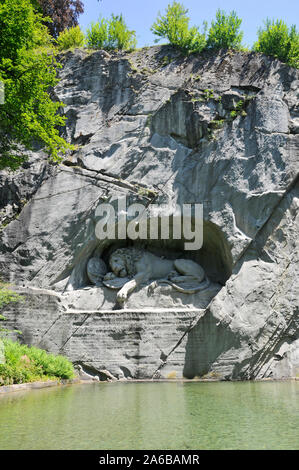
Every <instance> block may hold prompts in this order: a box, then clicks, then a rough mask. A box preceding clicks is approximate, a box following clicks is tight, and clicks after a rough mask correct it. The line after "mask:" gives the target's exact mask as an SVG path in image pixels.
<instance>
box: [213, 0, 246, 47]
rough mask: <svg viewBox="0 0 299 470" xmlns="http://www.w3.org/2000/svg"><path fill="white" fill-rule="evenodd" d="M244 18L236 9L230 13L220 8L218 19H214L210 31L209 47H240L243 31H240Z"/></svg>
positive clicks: (217, 13) (217, 14)
mask: <svg viewBox="0 0 299 470" xmlns="http://www.w3.org/2000/svg"><path fill="white" fill-rule="evenodd" d="M241 23H242V20H241V19H240V18H238V16H237V14H236V12H235V11H232V12H231V13H230V14H229V15H227V14H226V13H225V11H223V10H220V9H218V10H217V12H216V21H212V23H211V27H210V29H209V33H208V40H207V47H210V48H211V49H222V48H223V49H240V48H241V43H242V39H243V32H242V31H240V26H241Z"/></svg>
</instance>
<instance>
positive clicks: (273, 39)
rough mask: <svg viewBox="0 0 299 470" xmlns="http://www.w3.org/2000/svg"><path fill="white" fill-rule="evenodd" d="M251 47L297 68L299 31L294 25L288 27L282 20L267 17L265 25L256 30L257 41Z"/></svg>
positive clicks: (298, 63) (298, 60)
mask: <svg viewBox="0 0 299 470" xmlns="http://www.w3.org/2000/svg"><path fill="white" fill-rule="evenodd" d="M253 48H254V50H255V51H257V52H263V53H264V54H267V55H270V56H273V57H277V58H278V59H280V60H281V61H283V62H286V63H287V64H289V65H290V66H292V67H296V68H299V33H298V32H297V30H296V26H295V25H293V26H291V27H290V28H289V27H288V26H287V25H286V24H285V23H284V22H283V21H282V20H277V21H276V22H274V20H272V21H271V20H269V19H267V20H266V21H265V27H264V28H260V29H259V30H258V41H257V42H256V43H255V44H254V47H253Z"/></svg>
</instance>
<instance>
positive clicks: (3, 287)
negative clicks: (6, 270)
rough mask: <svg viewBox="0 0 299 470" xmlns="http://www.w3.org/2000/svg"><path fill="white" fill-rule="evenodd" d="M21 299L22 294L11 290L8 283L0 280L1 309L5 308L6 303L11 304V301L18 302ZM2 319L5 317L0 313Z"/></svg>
mask: <svg viewBox="0 0 299 470" xmlns="http://www.w3.org/2000/svg"><path fill="white" fill-rule="evenodd" d="M21 299H22V297H21V296H20V295H18V294H16V293H15V292H13V291H12V290H10V288H9V285H8V284H4V283H3V282H0V309H1V308H3V307H4V305H7V304H9V303H10V302H18V301H19V300H21ZM1 319H3V317H2V318H1V315H0V320H1ZM0 331H1V330H0Z"/></svg>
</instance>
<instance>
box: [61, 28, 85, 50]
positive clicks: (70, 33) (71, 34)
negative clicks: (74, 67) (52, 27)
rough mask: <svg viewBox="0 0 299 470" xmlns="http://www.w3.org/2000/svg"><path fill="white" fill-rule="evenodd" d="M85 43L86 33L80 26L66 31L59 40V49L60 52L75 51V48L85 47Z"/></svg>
mask: <svg viewBox="0 0 299 470" xmlns="http://www.w3.org/2000/svg"><path fill="white" fill-rule="evenodd" d="M84 42H85V38H84V33H83V32H82V31H81V29H80V26H75V27H73V28H69V29H65V30H64V31H62V32H61V33H60V34H59V36H58V38H57V41H56V43H57V48H58V50H59V51H65V50H67V49H74V48H75V47H83V46H84Z"/></svg>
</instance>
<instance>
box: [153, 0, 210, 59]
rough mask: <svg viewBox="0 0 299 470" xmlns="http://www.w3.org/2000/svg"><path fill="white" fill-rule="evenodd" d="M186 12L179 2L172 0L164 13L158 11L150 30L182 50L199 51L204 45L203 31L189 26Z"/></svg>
mask: <svg viewBox="0 0 299 470" xmlns="http://www.w3.org/2000/svg"><path fill="white" fill-rule="evenodd" d="M187 13H188V10H187V9H186V8H185V7H184V6H183V5H182V4H181V3H178V2H176V1H174V2H173V3H172V4H169V5H168V7H167V10H166V13H165V15H161V13H159V15H158V18H157V20H156V22H155V23H154V24H153V25H152V27H151V31H152V32H153V33H154V34H155V35H156V36H158V37H159V38H165V39H167V40H168V41H169V42H170V44H172V45H173V46H177V47H179V48H180V49H181V50H182V51H184V52H188V53H191V52H200V51H202V50H203V49H204V47H205V45H206V39H205V33H203V34H201V33H200V32H199V30H198V28H197V27H196V26H193V27H192V28H190V27H189V22H190V18H189V17H188V16H187ZM157 41H159V39H157V40H156V42H157Z"/></svg>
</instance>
